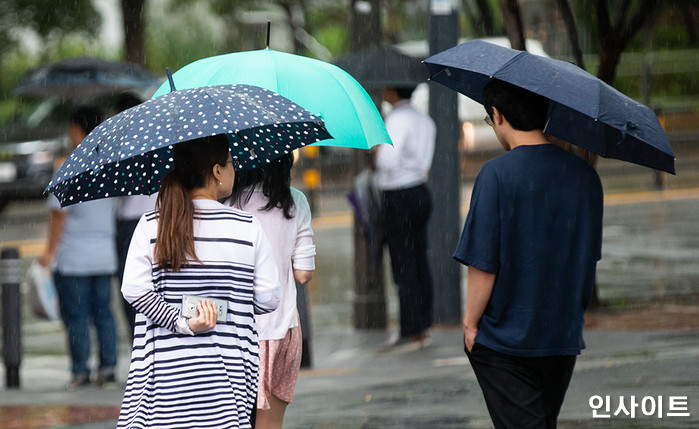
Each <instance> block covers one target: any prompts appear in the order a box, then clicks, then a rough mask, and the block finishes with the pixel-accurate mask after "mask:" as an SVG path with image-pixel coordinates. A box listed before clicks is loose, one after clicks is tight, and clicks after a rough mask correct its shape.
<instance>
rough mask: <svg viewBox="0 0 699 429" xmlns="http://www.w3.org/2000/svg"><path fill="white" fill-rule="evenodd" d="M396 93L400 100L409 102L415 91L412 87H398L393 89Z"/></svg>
mask: <svg viewBox="0 0 699 429" xmlns="http://www.w3.org/2000/svg"><path fill="white" fill-rule="evenodd" d="M395 90H396V93H397V94H398V97H400V99H401V100H410V97H412V96H413V91H415V87H414V86H399V87H395Z"/></svg>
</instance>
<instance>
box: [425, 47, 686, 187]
mask: <svg viewBox="0 0 699 429" xmlns="http://www.w3.org/2000/svg"><path fill="white" fill-rule="evenodd" d="M425 64H426V65H427V68H428V70H429V72H430V75H431V78H430V79H432V80H434V81H436V82H439V83H441V84H443V85H446V86H448V87H449V88H452V89H455V90H456V91H458V92H461V93H462V94H465V95H467V96H468V97H470V98H472V99H474V100H476V101H477V102H479V103H482V102H483V100H482V95H483V88H484V87H485V85H486V84H487V83H488V81H489V80H490V79H491V78H495V79H499V80H502V81H505V82H509V83H511V84H513V85H517V86H519V87H521V88H524V89H527V90H529V91H531V92H534V93H536V94H539V95H542V96H544V97H546V98H548V99H549V100H550V101H551V102H550V103H549V112H548V122H547V125H546V128H545V129H544V132H546V133H547V134H550V135H552V136H554V137H557V138H559V139H561V140H565V141H567V142H569V143H572V144H575V145H577V146H580V147H582V148H585V149H587V150H590V151H592V152H594V153H596V154H598V155H601V156H603V157H607V158H615V159H620V160H623V161H628V162H632V163H635V164H640V165H644V166H646V167H651V168H655V169H658V170H663V171H667V172H668V173H672V174H674V173H675V165H674V159H675V155H674V153H673V152H672V148H671V147H670V143H669V142H668V139H667V136H666V135H665V132H664V131H663V128H662V126H661V125H660V122H659V121H658V118H657V117H656V115H655V114H654V113H653V111H652V110H651V109H650V108H648V107H646V106H644V105H642V104H640V103H638V102H636V101H634V100H632V99H631V98H629V97H627V96H625V95H624V94H622V93H621V92H619V91H617V90H616V89H614V88H612V87H611V86H609V85H607V84H606V83H604V82H602V81H601V80H599V79H598V78H596V77H595V76H593V75H591V74H589V73H587V72H585V71H584V70H582V69H580V68H579V67H577V66H576V65H574V64H571V63H567V62H564V61H559V60H554V59H551V58H545V57H541V56H538V55H532V54H530V53H528V52H525V51H516V50H514V49H509V48H504V47H502V46H498V45H493V44H491V43H487V42H484V41H481V40H474V41H470V42H466V43H464V44H461V45H459V46H456V47H454V48H451V49H447V50H446V51H443V52H440V53H439V54H436V55H434V56H432V57H430V58H428V59H426V60H425Z"/></svg>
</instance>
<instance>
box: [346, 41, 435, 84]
mask: <svg viewBox="0 0 699 429" xmlns="http://www.w3.org/2000/svg"><path fill="white" fill-rule="evenodd" d="M335 65H336V66H338V67H340V68H341V69H343V70H344V71H346V72H347V73H349V74H351V75H352V76H353V77H354V78H355V79H357V80H358V81H359V83H361V84H362V86H363V87H364V88H365V89H367V90H370V89H378V88H384V87H396V88H400V87H411V86H416V85H417V84H419V83H422V82H426V81H427V78H428V77H429V73H427V70H426V69H425V67H424V66H423V65H422V61H421V60H419V59H417V58H415V57H410V56H408V55H404V54H402V53H400V52H398V50H396V49H394V48H391V47H388V46H378V47H374V48H370V49H365V50H362V51H358V52H353V53H351V54H347V55H343V56H341V57H339V58H338V59H337V61H335Z"/></svg>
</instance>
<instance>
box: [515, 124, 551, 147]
mask: <svg viewBox="0 0 699 429" xmlns="http://www.w3.org/2000/svg"><path fill="white" fill-rule="evenodd" d="M507 142H508V143H509V145H510V149H514V148H516V147H517V146H534V145H540V144H551V142H550V141H549V140H548V139H547V138H546V136H545V135H544V133H543V132H542V131H541V130H532V131H519V130H514V129H513V130H512V131H511V135H510V136H508V139H507Z"/></svg>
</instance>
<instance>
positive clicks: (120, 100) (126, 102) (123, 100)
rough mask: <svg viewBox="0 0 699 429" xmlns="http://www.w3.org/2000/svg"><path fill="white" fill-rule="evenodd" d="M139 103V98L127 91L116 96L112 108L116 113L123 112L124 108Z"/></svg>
mask: <svg viewBox="0 0 699 429" xmlns="http://www.w3.org/2000/svg"><path fill="white" fill-rule="evenodd" d="M141 103H142V101H141V99H140V98H138V97H136V96H135V95H133V94H129V93H128V92H124V93H122V94H119V95H118V96H117V98H116V101H115V102H114V109H115V110H116V111H117V113H118V112H123V111H124V110H126V109H130V108H132V107H134V106H138V105H139V104H141Z"/></svg>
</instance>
